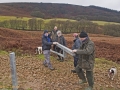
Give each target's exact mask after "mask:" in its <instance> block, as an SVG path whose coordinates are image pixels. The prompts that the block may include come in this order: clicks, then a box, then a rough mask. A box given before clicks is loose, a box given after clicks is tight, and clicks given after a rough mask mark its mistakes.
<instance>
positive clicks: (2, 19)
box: [0, 16, 76, 23]
mask: <svg viewBox="0 0 120 90" xmlns="http://www.w3.org/2000/svg"><path fill="white" fill-rule="evenodd" d="M14 19H17V20H25V21H28V20H29V19H32V18H28V17H16V16H0V21H5V20H14ZM36 19H42V18H36ZM43 20H44V22H45V23H47V22H49V21H50V20H60V21H67V20H70V21H76V20H72V19H63V18H53V19H43Z"/></svg>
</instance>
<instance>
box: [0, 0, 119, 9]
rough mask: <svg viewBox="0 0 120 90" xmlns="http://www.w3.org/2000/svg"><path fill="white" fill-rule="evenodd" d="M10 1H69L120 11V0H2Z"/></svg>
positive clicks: (4, 0)
mask: <svg viewBox="0 0 120 90" xmlns="http://www.w3.org/2000/svg"><path fill="white" fill-rule="evenodd" d="M9 2H38V3H40V2H43V3H67V4H74V5H82V6H89V5H95V6H100V7H105V8H109V9H112V10H117V11H120V0H0V3H9Z"/></svg>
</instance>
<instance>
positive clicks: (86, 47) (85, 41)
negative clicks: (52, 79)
mask: <svg viewBox="0 0 120 90" xmlns="http://www.w3.org/2000/svg"><path fill="white" fill-rule="evenodd" d="M79 37H80V40H81V41H82V45H81V46H80V48H79V49H74V50H72V51H73V52H74V53H75V54H78V55H79V59H78V64H77V66H76V72H77V74H78V77H79V78H80V79H81V81H80V84H84V83H87V81H88V84H89V87H87V88H85V90H93V85H94V77H93V68H94V61H95V45H94V43H93V42H92V41H91V40H90V39H89V37H88V34H87V33H86V32H85V31H82V32H81V33H80V35H79ZM83 69H84V70H85V71H86V77H85V75H84V71H83Z"/></svg>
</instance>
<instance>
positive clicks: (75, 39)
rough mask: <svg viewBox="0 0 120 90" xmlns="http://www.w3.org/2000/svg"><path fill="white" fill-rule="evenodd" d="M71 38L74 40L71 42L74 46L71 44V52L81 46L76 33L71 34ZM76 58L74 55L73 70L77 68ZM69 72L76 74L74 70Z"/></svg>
mask: <svg viewBox="0 0 120 90" xmlns="http://www.w3.org/2000/svg"><path fill="white" fill-rule="evenodd" d="M73 37H74V40H73V43H74V44H73V46H72V50H74V49H78V48H80V45H81V41H80V39H79V36H78V34H77V33H73ZM78 57H79V55H78V54H76V55H75V56H74V68H75V67H76V66H77V62H78ZM71 72H73V73H76V70H75V69H73V70H71Z"/></svg>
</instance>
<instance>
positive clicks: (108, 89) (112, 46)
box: [0, 28, 120, 90]
mask: <svg viewBox="0 0 120 90" xmlns="http://www.w3.org/2000/svg"><path fill="white" fill-rule="evenodd" d="M42 33H43V32H40V31H19V30H12V29H5V28H0V49H1V50H6V51H14V50H15V51H16V50H18V51H20V53H23V54H27V55H22V56H19V55H18V54H16V67H17V79H18V85H19V87H21V88H24V89H25V90H83V89H84V88H85V87H86V86H87V84H85V85H79V83H78V77H77V75H76V74H72V73H71V72H70V71H71V69H73V60H72V57H68V58H66V59H65V61H64V62H59V61H57V60H56V58H55V57H51V62H52V64H53V66H54V67H55V68H56V70H54V71H52V72H51V71H50V70H49V69H48V68H45V67H44V66H43V65H42V62H43V60H44V58H43V55H35V56H34V54H35V48H36V47H37V46H39V45H40V46H41V37H42ZM64 36H65V38H66V40H67V45H68V47H69V48H71V46H72V42H73V37H72V34H64ZM89 36H90V39H92V40H93V41H94V42H95V45H96V57H99V58H106V59H109V60H113V61H116V60H119V59H120V56H119V53H120V43H119V42H120V38H119V37H117V38H116V37H111V36H104V35H99V34H89ZM13 48H14V49H13ZM18 51H17V52H18ZM17 52H16V53H17ZM31 54H32V55H31ZM111 66H116V67H117V69H118V78H115V80H113V81H111V80H109V79H108V77H107V70H108V68H110V67H111ZM0 67H1V68H0V71H1V73H0V89H1V88H3V87H4V88H9V89H8V90H11V87H12V82H11V74H10V72H11V71H10V65H9V55H8V54H6V55H2V54H0ZM119 68H120V66H119V64H117V63H113V62H110V61H109V62H108V61H107V60H104V59H97V58H96V62H95V69H94V77H95V86H94V90H119V89H120V83H119V80H120V75H119Z"/></svg>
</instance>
